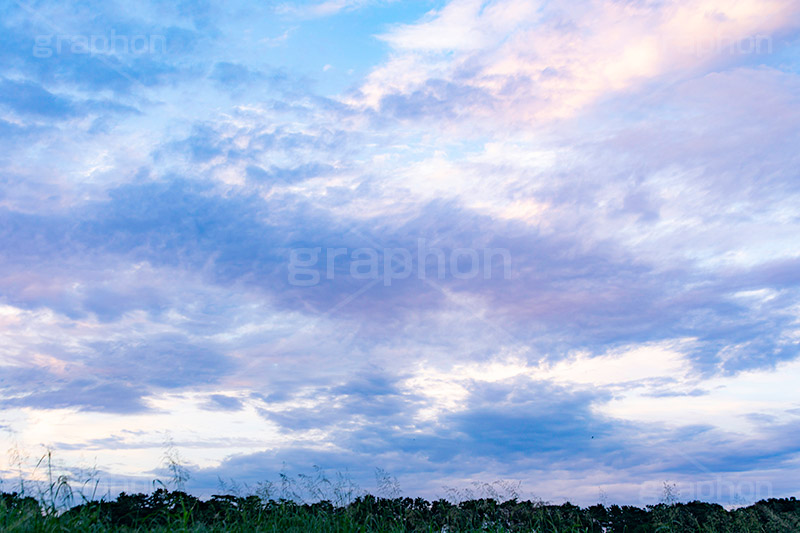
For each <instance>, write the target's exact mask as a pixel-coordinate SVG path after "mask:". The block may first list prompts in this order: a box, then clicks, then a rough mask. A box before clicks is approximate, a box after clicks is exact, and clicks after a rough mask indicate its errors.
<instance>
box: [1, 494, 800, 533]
mask: <svg viewBox="0 0 800 533" xmlns="http://www.w3.org/2000/svg"><path fill="white" fill-rule="evenodd" d="M89 529H91V530H93V531H120V530H122V531H124V530H129V531H134V530H135V531H148V530H161V531H171V530H175V529H180V530H196V531H290V530H291V531H304V530H305V531H420V532H422V531H426V532H429V531H448V532H452V531H537V532H543V531H553V532H556V531H558V532H561V531H575V532H585V533H595V532H596V533H601V532H611V533H651V532H653V533H654V532H661V531H669V532H676V533H677V532H696V531H705V532H743V531H747V532H750V531H753V532H765V533H766V532H769V533H782V532H787V533H788V532H800V501H797V500H796V499H795V498H789V499H769V500H762V501H759V502H758V503H756V504H754V505H751V506H749V507H743V508H739V509H735V510H731V511H727V510H725V509H724V508H723V507H722V506H720V505H716V504H710V503H703V502H697V501H695V502H689V503H675V504H670V505H666V504H659V505H652V506H648V507H646V508H644V509H641V508H638V507H630V506H617V505H612V506H610V507H604V506H603V505H593V506H591V507H588V508H585V509H584V508H580V507H577V506H575V505H571V504H569V503H565V504H563V505H545V504H541V503H533V502H530V501H523V502H520V501H517V500H509V501H506V502H498V501H495V500H492V499H479V500H469V501H464V502H461V503H459V504H454V503H451V502H448V501H446V500H437V501H434V502H428V501H427V500H424V499H422V498H416V499H412V498H393V499H389V498H377V497H374V496H371V495H367V496H363V497H360V498H357V499H356V500H354V501H353V502H352V503H350V504H349V505H347V506H340V507H337V506H334V505H333V504H332V503H330V502H328V501H321V502H316V503H302V504H301V503H297V502H294V501H289V500H279V501H275V500H268V501H264V500H261V499H260V498H259V497H257V496H247V497H239V496H229V495H215V496H213V497H211V498H210V499H209V500H205V501H203V500H200V499H198V498H196V497H194V496H192V495H190V494H187V493H185V492H180V491H172V492H170V491H167V490H164V489H159V490H157V491H155V492H153V493H152V494H150V495H146V494H125V493H122V494H120V495H119V497H117V498H116V499H115V500H113V501H90V502H86V503H84V504H81V505H78V506H75V507H72V508H71V509H69V510H68V511H66V512H63V513H60V514H51V513H48V512H47V509H46V507H42V506H40V504H39V503H38V502H37V501H36V500H35V499H33V498H30V497H25V496H21V495H19V494H17V493H10V494H9V493H0V530H3V531H51V530H52V531H77V530H89Z"/></svg>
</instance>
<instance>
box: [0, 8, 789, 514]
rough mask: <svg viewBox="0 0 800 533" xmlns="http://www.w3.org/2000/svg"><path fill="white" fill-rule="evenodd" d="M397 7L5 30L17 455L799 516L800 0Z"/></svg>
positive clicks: (218, 13)
mask: <svg viewBox="0 0 800 533" xmlns="http://www.w3.org/2000/svg"><path fill="white" fill-rule="evenodd" d="M401 4H404V3H393V2H369V1H364V2H361V1H359V2H324V3H320V4H314V3H301V4H291V5H290V4H282V5H280V6H277V7H272V8H270V7H264V6H253V5H249V4H247V3H244V2H242V3H234V4H229V5H226V7H225V9H224V10H223V9H222V8H221V7H215V6H212V5H211V4H207V3H203V2H197V3H183V4H180V5H179V6H178V7H175V6H173V5H171V4H163V3H158V2H156V3H148V4H145V5H143V6H142V7H141V9H137V10H136V12H135V13H134V12H131V11H129V10H125V9H123V8H122V7H120V6H117V5H114V4H108V3H105V4H92V6H88V7H81V8H78V6H67V5H56V4H52V3H47V2H41V3H32V4H26V3H20V4H14V3H11V4H9V5H7V6H6V7H4V8H2V9H3V17H2V21H3V22H2V26H3V27H2V29H3V31H2V34H1V35H0V59H2V64H3V65H4V66H3V68H2V71H0V146H2V150H0V165H2V175H0V180H2V181H0V184H1V185H0V335H2V341H1V342H0V406H2V413H1V414H0V430H3V431H4V433H3V437H2V439H3V441H2V442H4V443H6V444H7V447H10V446H19V447H22V448H29V449H36V447H37V446H40V445H49V446H52V447H53V448H54V449H55V450H56V453H57V455H61V456H63V457H64V459H65V460H67V461H74V462H81V461H88V462H92V461H93V460H94V461H96V462H97V464H98V465H99V466H100V467H101V469H102V470H103V471H104V473H105V475H107V476H108V477H109V478H113V479H123V478H124V479H147V478H148V477H153V476H155V475H162V474H163V473H161V472H159V471H158V470H154V468H155V467H156V466H157V465H158V463H159V460H160V456H161V454H162V447H163V443H164V440H165V438H167V437H166V435H169V438H172V439H173V440H174V442H175V445H176V446H177V447H178V448H179V449H180V451H181V453H182V455H183V456H184V457H185V459H186V460H187V461H188V463H189V464H190V467H191V469H192V471H193V476H194V477H193V480H192V482H191V484H190V488H191V489H193V490H196V491H198V492H204V491H210V490H212V489H213V488H214V487H215V486H216V483H217V476H220V477H222V478H225V479H228V478H234V479H237V480H238V481H240V482H249V483H254V482H257V481H259V480H263V479H265V478H273V479H274V478H275V476H276V475H277V473H278V472H279V471H281V469H282V468H284V469H285V468H288V469H294V470H295V471H308V470H310V469H311V467H312V465H319V466H321V467H322V468H325V469H328V470H330V471H335V470H341V471H344V470H347V471H349V472H352V473H353V475H354V476H355V478H357V479H358V480H359V481H360V482H362V483H364V484H365V485H368V482H369V479H370V477H371V476H372V472H373V470H374V469H375V468H376V467H377V468H382V469H385V470H387V471H389V472H391V473H392V474H394V475H396V476H397V477H398V479H399V481H400V485H401V487H403V489H405V491H406V492H408V493H415V494H422V495H426V496H435V495H439V494H441V491H442V486H444V485H447V486H465V485H467V484H469V483H470V482H471V481H475V480H481V481H491V480H495V479H518V480H521V481H522V482H523V486H524V487H526V490H530V491H533V492H535V493H536V494H537V495H538V496H540V497H543V498H545V499H551V500H558V499H561V498H564V499H566V498H569V499H571V500H572V501H576V502H579V503H592V502H594V501H596V500H597V498H598V494H599V493H600V492H602V493H603V494H605V495H606V496H605V497H607V498H609V499H610V500H613V501H620V502H626V503H637V504H642V503H652V501H650V500H649V498H652V497H653V494H651V493H652V489H653V486H654V484H655V486H658V485H660V483H662V482H663V481H665V480H671V481H675V482H678V483H679V487H681V488H682V490H683V495H684V497H687V498H692V497H698V498H702V499H706V500H709V499H710V500H716V501H721V502H726V503H730V502H735V501H741V500H742V499H748V498H751V499H753V498H755V499H757V498H758V497H766V496H784V495H791V494H795V495H796V494H797V493H796V490H797V489H796V487H792V486H791V485H790V483H789V482H788V481H787V480H790V479H792V478H793V476H796V474H797V466H796V464H797V458H798V445H797V442H800V441H799V440H798V438H797V431H798V429H797V428H798V427H800V426H798V422H800V403H798V400H797V396H796V393H795V392H794V388H795V385H794V384H795V383H797V381H798V379H800V366H798V358H797V356H798V342H799V341H800V326H799V325H798V319H797V317H798V310H800V305H799V304H800V299H798V296H800V290H799V289H800V256H798V252H797V250H798V238H797V235H798V234H800V220H799V219H798V214H797V206H798V205H800V179H798V175H797V169H798V168H800V160H799V159H800V156H798V151H797V146H800V128H798V126H799V125H800V77H798V66H799V65H800V55H798V51H799V50H800V40H798V38H799V37H798V36H799V35H800V31H799V30H800V10H798V7H797V5H796V4H795V3H793V2H789V1H783V0H774V1H773V0H770V1H767V2H764V1H761V2H754V1H741V2H734V3H730V2H719V1H715V0H709V1H704V2H700V3H698V2H681V1H668V2H620V1H607V2H600V1H598V2H594V1H588V2H582V1H578V2H572V3H569V4H563V3H562V4H559V5H554V4H551V3H536V2H517V1H514V0H504V1H492V2H479V1H452V2H449V3H444V4H434V3H430V4H428V3H425V2H422V3H419V4H417V5H416V7H414V8H412V7H409V6H408V5H401ZM71 7H74V8H75V9H72V8H71ZM112 32H113V33H112ZM112 34H113V35H114V36H116V37H117V38H118V39H117V41H115V45H114V46H115V48H113V49H103V50H99V49H97V47H96V46H95V48H91V47H92V46H94V45H98V44H97V43H99V42H101V41H97V39H94V40H93V38H94V37H97V38H99V37H111V36H112ZM139 36H141V37H142V39H140V40H139V41H136V38H137V37H139ZM82 39H83V40H82ZM136 42H138V43H139V44H141V43H147V47H146V49H143V48H141V47H139V48H137V45H136V44H135V43H136ZM81 43H83V44H86V43H89V45H90V48H89V49H87V48H86V47H85V46H84V47H83V48H82V47H81ZM92 43H94V45H92ZM354 43H366V45H367V46H361V47H360V48H359V47H357V46H355V45H354ZM151 44H152V45H153V46H151ZM98 46H99V45H98ZM142 46H144V45H142ZM315 249H318V250H319V253H318V255H317V261H316V262H314V264H310V263H303V265H310V266H304V267H303V272H304V273H305V276H306V278H303V279H314V280H316V279H317V278H318V279H319V282H318V283H313V284H304V283H297V280H298V278H297V276H296V275H295V274H296V271H295V270H293V268H295V267H297V258H298V257H299V256H298V255H297V254H298V252H301V253H305V254H306V256H304V257H307V256H308V254H309V253H312V254H313V250H315ZM334 250H338V251H336V252H335V251H334ZM369 250H372V251H373V252H370V251H369ZM420 250H422V251H423V256H425V255H426V253H427V252H430V253H427V258H424V257H423V259H422V260H420V258H419V255H418V253H419V252H420ZM473 251H474V254H475V256H474V257H473V256H472V255H471V254H472V253H473ZM364 254H367V255H364ZM370 254H372V255H370ZM406 254H407V255H406ZM493 254H494V255H493ZM440 256H441V257H442V258H443V259H444V264H443V266H442V265H440V264H439V263H438V261H439V258H440ZM365 257H367V258H371V259H370V261H372V263H370V261H367V262H366V263H363V262H362V263H361V265H362V268H363V267H364V266H366V267H369V266H370V264H375V265H377V272H378V275H377V277H370V276H362V275H360V273H363V272H364V271H363V270H359V269H358V268H356V267H355V266H354V264H355V262H356V261H358V260H364V258H365ZM475 257H477V259H478V263H473V261H474V260H475ZM409 258H410V260H411V263H409V266H411V267H412V269H411V270H409V271H408V272H407V273H406V272H405V271H403V268H402V267H403V266H404V265H403V263H405V262H407V260H408V259H409ZM506 258H507V259H508V261H506V263H505V264H504V260H505V259H506ZM398 262H399V263H400V264H399V265H398ZM412 263H413V264H412ZM471 266H476V268H477V270H476V272H475V275H464V272H469V270H470V267H471ZM478 267H479V268H478ZM387 269H388V270H387ZM384 275H385V276H387V277H386V278H384ZM14 443H16V444H14ZM13 472H14V465H12V464H10V463H8V462H6V463H0V477H2V478H4V479H7V480H11V479H12V478H13V475H14V474H13ZM731 487H733V488H731ZM748 491H749V492H748ZM793 491H794V492H793Z"/></svg>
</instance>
